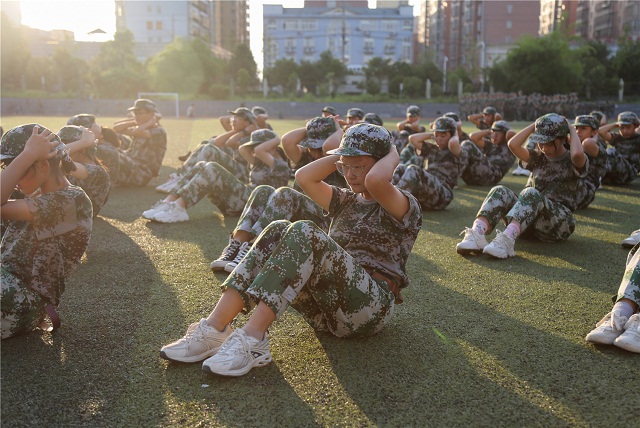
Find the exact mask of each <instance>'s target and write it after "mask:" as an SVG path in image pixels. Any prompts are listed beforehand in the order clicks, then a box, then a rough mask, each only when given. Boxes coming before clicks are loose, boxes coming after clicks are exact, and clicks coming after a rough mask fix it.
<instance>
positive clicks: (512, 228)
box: [504, 223, 520, 239]
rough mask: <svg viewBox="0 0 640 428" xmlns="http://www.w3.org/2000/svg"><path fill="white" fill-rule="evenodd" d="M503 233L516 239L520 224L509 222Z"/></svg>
mask: <svg viewBox="0 0 640 428" xmlns="http://www.w3.org/2000/svg"><path fill="white" fill-rule="evenodd" d="M504 233H506V234H507V236H508V237H510V238H512V239H516V238H517V237H518V236H519V235H520V225H519V224H517V223H509V225H508V226H507V228H506V229H505V230H504Z"/></svg>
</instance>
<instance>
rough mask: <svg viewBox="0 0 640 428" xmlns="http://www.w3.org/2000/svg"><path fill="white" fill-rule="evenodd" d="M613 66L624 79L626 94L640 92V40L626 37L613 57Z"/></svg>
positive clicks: (619, 76)
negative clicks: (639, 73) (639, 71)
mask: <svg viewBox="0 0 640 428" xmlns="http://www.w3.org/2000/svg"><path fill="white" fill-rule="evenodd" d="M613 68H614V70H615V71H616V74H617V76H618V78H620V79H622V80H624V92H625V93H626V94H639V93H640V76H639V75H638V70H640V41H637V40H636V41H635V42H634V41H631V40H629V39H628V38H625V39H624V40H623V41H621V43H620V45H619V49H618V52H617V53H616V56H615V58H614V59H613Z"/></svg>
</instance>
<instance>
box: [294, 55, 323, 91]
mask: <svg viewBox="0 0 640 428" xmlns="http://www.w3.org/2000/svg"><path fill="white" fill-rule="evenodd" d="M298 70H299V71H298V76H299V77H300V83H301V84H302V86H304V87H305V88H306V89H307V91H309V92H311V93H312V94H316V95H319V93H318V90H319V87H320V85H321V84H322V82H323V81H324V77H325V76H324V75H323V74H322V73H323V72H322V70H320V69H319V68H318V67H317V63H315V62H311V61H305V60H303V61H301V62H300V66H299V69H298Z"/></svg>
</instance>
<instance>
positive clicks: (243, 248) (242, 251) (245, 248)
mask: <svg viewBox="0 0 640 428" xmlns="http://www.w3.org/2000/svg"><path fill="white" fill-rule="evenodd" d="M250 249H251V244H250V243H249V242H243V243H242V244H241V245H240V248H238V254H236V256H235V257H234V258H233V260H231V261H230V262H229V263H227V264H226V265H224V270H225V271H227V272H233V270H234V269H235V268H236V266H238V264H239V263H240V262H241V261H242V259H244V256H246V255H247V253H248V252H249V250H250Z"/></svg>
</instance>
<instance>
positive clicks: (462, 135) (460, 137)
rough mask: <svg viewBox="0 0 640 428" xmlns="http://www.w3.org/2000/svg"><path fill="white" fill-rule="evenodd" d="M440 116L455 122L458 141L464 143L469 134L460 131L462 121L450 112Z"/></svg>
mask: <svg viewBox="0 0 640 428" xmlns="http://www.w3.org/2000/svg"><path fill="white" fill-rule="evenodd" d="M442 116H444V117H449V118H451V119H453V120H454V121H455V122H456V125H457V130H458V140H460V141H465V140H468V139H469V134H467V133H466V132H464V131H463V130H462V120H461V119H460V116H458V114H457V113H454V112H452V111H450V112H447V113H445V114H443V115H442ZM514 134H515V132H514Z"/></svg>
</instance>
